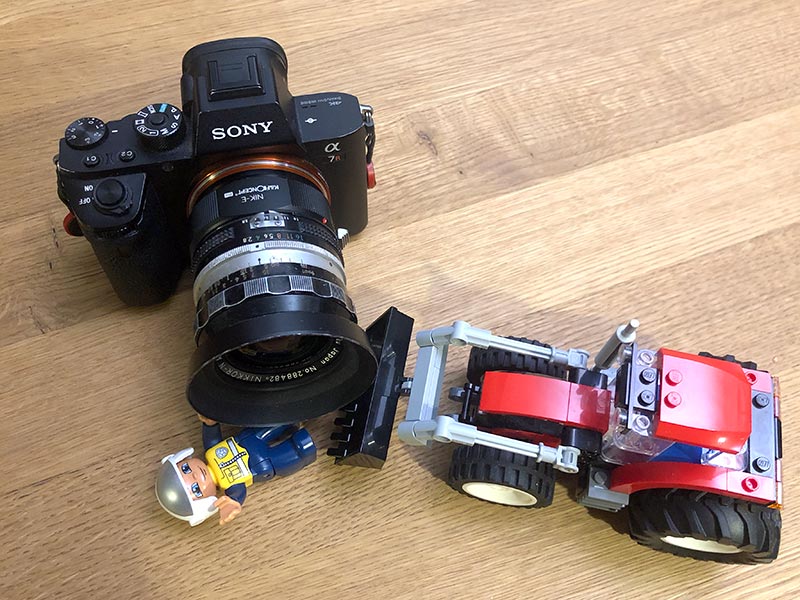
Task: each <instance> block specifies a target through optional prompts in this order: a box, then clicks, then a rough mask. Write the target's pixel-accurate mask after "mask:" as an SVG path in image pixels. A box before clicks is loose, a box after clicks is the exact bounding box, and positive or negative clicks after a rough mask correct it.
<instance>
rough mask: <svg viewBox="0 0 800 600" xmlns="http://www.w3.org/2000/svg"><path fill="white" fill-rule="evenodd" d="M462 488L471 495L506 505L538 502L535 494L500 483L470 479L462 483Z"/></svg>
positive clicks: (528, 504)
mask: <svg viewBox="0 0 800 600" xmlns="http://www.w3.org/2000/svg"><path fill="white" fill-rule="evenodd" d="M461 489H462V490H464V491H465V492H466V493H467V494H469V495H470V496H475V497H476V498H480V499H481V500H486V501H487V502H494V503H495V504H505V505H506V506H533V505H534V504H536V502H537V500H536V496H534V495H533V494H529V493H528V492H523V491H522V490H518V489H516V488H513V487H509V486H507V485H500V484H499V483H486V482H483V481H470V482H468V483H465V484H464V485H462V486H461Z"/></svg>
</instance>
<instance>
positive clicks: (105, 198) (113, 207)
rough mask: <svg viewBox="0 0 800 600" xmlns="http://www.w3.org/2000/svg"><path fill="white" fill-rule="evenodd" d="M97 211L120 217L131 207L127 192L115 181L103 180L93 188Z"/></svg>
mask: <svg viewBox="0 0 800 600" xmlns="http://www.w3.org/2000/svg"><path fill="white" fill-rule="evenodd" d="M94 200H95V206H96V207H97V210H99V211H100V212H104V213H106V214H112V215H121V214H124V213H125V212H127V210H128V209H129V208H130V207H131V201H130V199H129V198H128V191H127V189H125V186H124V185H122V183H121V182H120V181H119V180H117V179H104V180H103V181H101V182H100V183H98V184H97V186H96V187H95V188H94Z"/></svg>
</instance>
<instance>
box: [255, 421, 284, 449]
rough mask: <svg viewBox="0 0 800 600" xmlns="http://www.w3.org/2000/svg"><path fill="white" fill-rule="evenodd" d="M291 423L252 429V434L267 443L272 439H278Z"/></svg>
mask: <svg viewBox="0 0 800 600" xmlns="http://www.w3.org/2000/svg"><path fill="white" fill-rule="evenodd" d="M291 427H293V426H292V425H278V426H276V427H263V428H261V429H254V430H253V435H255V437H257V438H258V439H260V440H261V441H262V442H265V443H267V444H268V443H269V442H271V441H272V440H275V439H278V438H279V437H281V436H282V435H283V434H284V433H286V432H287V431H288V430H289V429H290V428H291Z"/></svg>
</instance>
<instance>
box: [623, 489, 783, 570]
mask: <svg viewBox="0 0 800 600" xmlns="http://www.w3.org/2000/svg"><path fill="white" fill-rule="evenodd" d="M628 520H629V523H630V534H631V537H632V538H633V539H634V540H635V541H637V542H638V543H640V544H642V545H643V546H647V547H649V548H653V549H655V550H660V551H662V552H669V553H671V554H676V555H678V556H688V557H691V558H695V559H698V560H710V561H715V562H721V563H744V564H756V563H768V562H772V561H773V560H774V559H775V557H776V556H778V547H779V545H780V540H781V513H780V511H779V510H777V509H775V508H769V507H767V506H764V505H761V504H754V503H752V502H748V501H746V500H739V499H737V498H731V497H728V496H719V495H717V494H708V493H704V492H696V491H692V490H676V489H670V490H667V489H658V490H645V491H642V492H636V493H635V494H632V495H631V498H630V504H629V506H628ZM665 536H672V537H682V538H693V539H694V540H700V541H712V542H719V543H722V544H725V545H730V546H731V547H735V548H738V549H739V552H737V553H735V554H727V553H723V552H714V551H703V550H699V549H689V548H684V547H682V546H678V545H675V544H671V543H669V542H668V541H665V540H664V539H663V538H664V537H665Z"/></svg>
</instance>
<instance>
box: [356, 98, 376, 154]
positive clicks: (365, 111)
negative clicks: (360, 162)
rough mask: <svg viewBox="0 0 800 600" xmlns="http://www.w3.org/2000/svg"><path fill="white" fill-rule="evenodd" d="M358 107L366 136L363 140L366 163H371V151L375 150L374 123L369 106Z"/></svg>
mask: <svg viewBox="0 0 800 600" xmlns="http://www.w3.org/2000/svg"><path fill="white" fill-rule="evenodd" d="M359 106H360V108H361V117H362V118H363V119H364V128H365V129H366V134H367V135H366V138H365V140H364V141H365V142H366V144H367V163H371V162H372V151H373V150H374V149H375V121H374V120H373V119H372V107H371V106H370V105H369V104H361V105H359Z"/></svg>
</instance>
